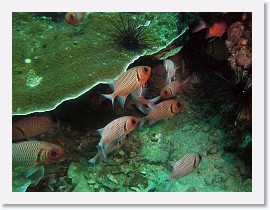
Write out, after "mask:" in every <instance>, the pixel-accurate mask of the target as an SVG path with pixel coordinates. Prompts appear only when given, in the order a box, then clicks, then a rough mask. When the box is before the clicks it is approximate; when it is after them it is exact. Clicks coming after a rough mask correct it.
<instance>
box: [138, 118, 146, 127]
mask: <svg viewBox="0 0 270 210" xmlns="http://www.w3.org/2000/svg"><path fill="white" fill-rule="evenodd" d="M145 122H146V120H145V118H144V117H142V118H139V126H138V127H139V128H140V129H141V128H142V127H143V125H144V123H145Z"/></svg>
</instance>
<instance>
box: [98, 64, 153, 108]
mask: <svg viewBox="0 0 270 210" xmlns="http://www.w3.org/2000/svg"><path fill="white" fill-rule="evenodd" d="M150 74H151V68H150V67H149V66H136V67H133V68H131V69H129V70H127V71H126V72H124V73H123V74H121V75H120V77H118V78H117V79H116V80H115V81H114V83H113V85H111V87H112V89H113V91H114V92H113V93H112V94H102V95H103V96H104V97H106V98H108V99H110V100H111V101H112V105H113V104H114V99H115V97H117V96H118V99H119V102H120V104H121V106H122V107H124V105H125V101H126V98H127V97H128V95H129V94H130V93H131V92H132V91H134V90H136V89H138V88H140V87H141V86H142V85H144V84H145V83H146V82H147V80H148V79H149V77H150Z"/></svg>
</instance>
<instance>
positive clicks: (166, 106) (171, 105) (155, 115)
mask: <svg viewBox="0 0 270 210" xmlns="http://www.w3.org/2000/svg"><path fill="white" fill-rule="evenodd" d="M183 105H184V102H183V101H179V100H176V99H170V100H167V101H163V102H160V103H159V104H157V105H156V108H155V109H154V110H152V109H151V110H149V113H148V115H147V116H145V117H143V118H141V119H140V127H141V126H142V124H143V123H144V122H146V121H150V125H152V124H154V123H155V122H157V121H159V120H161V119H167V118H170V117H172V116H174V115H175V114H177V113H178V112H180V111H181V110H182V108H183Z"/></svg>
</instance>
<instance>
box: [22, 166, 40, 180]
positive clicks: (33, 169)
mask: <svg viewBox="0 0 270 210" xmlns="http://www.w3.org/2000/svg"><path fill="white" fill-rule="evenodd" d="M40 167H41V166H33V167H30V168H28V169H27V170H26V171H25V173H24V175H25V177H26V178H28V177H30V176H32V175H33V174H34V173H36V172H37V171H38V170H39V168H40Z"/></svg>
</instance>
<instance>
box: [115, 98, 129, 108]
mask: <svg viewBox="0 0 270 210" xmlns="http://www.w3.org/2000/svg"><path fill="white" fill-rule="evenodd" d="M126 99H127V97H122V96H118V97H117V100H118V101H119V103H120V104H121V107H122V108H124V106H125V101H126Z"/></svg>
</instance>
